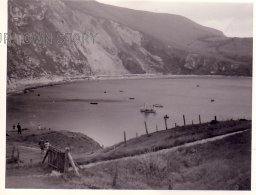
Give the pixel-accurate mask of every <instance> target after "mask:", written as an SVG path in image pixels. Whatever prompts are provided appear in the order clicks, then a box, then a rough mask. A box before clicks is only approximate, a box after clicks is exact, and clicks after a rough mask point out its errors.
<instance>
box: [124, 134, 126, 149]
mask: <svg viewBox="0 0 256 195" xmlns="http://www.w3.org/2000/svg"><path fill="white" fill-rule="evenodd" d="M124 146H126V133H125V131H124Z"/></svg>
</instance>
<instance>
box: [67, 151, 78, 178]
mask: <svg viewBox="0 0 256 195" xmlns="http://www.w3.org/2000/svg"><path fill="white" fill-rule="evenodd" d="M68 159H69V162H70V164H71V166H72V167H73V169H74V171H75V174H76V176H78V177H79V176H80V174H79V172H78V168H77V167H76V165H75V163H74V161H73V158H72V156H71V154H70V152H69V151H68Z"/></svg>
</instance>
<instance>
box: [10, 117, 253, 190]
mask: <svg viewBox="0 0 256 195" xmlns="http://www.w3.org/2000/svg"><path fill="white" fill-rule="evenodd" d="M224 123H225V122H223V123H222V125H223V124H224ZM226 124H229V125H230V124H231V123H230V121H226ZM233 125H234V126H232V127H230V128H227V127H226V128H224V129H222V131H223V130H225V129H229V130H228V131H230V130H231V129H233V130H235V131H238V130H239V128H242V126H243V128H247V127H246V126H247V125H249V121H247V122H246V121H240V122H238V121H236V122H235V121H234V123H233ZM241 125H242V126H241ZM239 126H240V127H239ZM195 127H198V128H200V126H195ZM215 127H216V128H217V126H215ZM219 127H220V126H219ZM210 129H211V128H209V129H208V130H210ZM218 130H219V129H218V128H217V129H212V130H211V131H214V132H215V131H218ZM164 132H168V131H163V132H156V133H155V134H154V135H151V137H148V138H145V139H148V140H150V139H152V137H156V136H159V137H160V138H162V140H164V138H166V139H167V140H168V139H169V137H168V133H164ZM191 132H195V134H194V136H196V135H198V134H197V133H196V131H195V129H191ZM215 138H216V137H212V138H210V139H207V140H204V141H199V142H197V141H194V142H192V143H191V144H187V145H180V146H178V147H173V148H170V149H165V150H161V151H154V152H153V151H148V152H147V153H145V154H142V155H135V156H132V157H127V158H120V159H117V160H112V161H103V162H99V163H92V164H89V165H83V166H80V168H79V173H80V177H76V176H75V175H74V173H73V171H72V170H70V172H69V173H68V174H67V175H66V176H65V175H62V174H60V173H57V172H56V171H52V172H51V169H49V168H47V166H46V165H42V164H41V163H36V164H31V162H30V164H29V163H28V164H26V165H24V166H14V167H13V166H10V165H8V166H7V170H6V188H54V189H56V188H62V189H63V188H64V189H70V188H75V189H78V188H79V189H80V188H81V189H154V190H160V189H161V190H168V189H169V190H250V189H251V186H250V185H251V129H247V130H245V131H239V132H235V133H233V134H229V135H226V136H222V137H219V138H218V139H215ZM139 139H140V142H142V144H143V143H144V141H145V140H144V141H143V139H144V138H143V137H141V138H139ZM72 143H73V144H74V142H72ZM134 143H135V142H134V140H130V142H128V144H127V147H130V148H132V145H131V144H134ZM135 144H136V146H138V145H139V142H137V143H135ZM105 152H106V151H105ZM72 154H73V153H72ZM23 155H24V154H22V156H23ZM37 155H39V156H40V154H39V151H38V152H37ZM33 162H34V161H33Z"/></svg>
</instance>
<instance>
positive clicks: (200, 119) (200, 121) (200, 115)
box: [199, 114, 201, 124]
mask: <svg viewBox="0 0 256 195" xmlns="http://www.w3.org/2000/svg"><path fill="white" fill-rule="evenodd" d="M199 124H201V115H200V114H199Z"/></svg>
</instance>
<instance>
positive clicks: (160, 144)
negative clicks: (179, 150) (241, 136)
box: [76, 120, 251, 164]
mask: <svg viewBox="0 0 256 195" xmlns="http://www.w3.org/2000/svg"><path fill="white" fill-rule="evenodd" d="M249 128H251V121H247V120H236V121H235V120H230V121H222V122H218V123H216V124H212V125H211V124H210V123H204V124H200V125H189V126H183V127H176V128H173V129H169V130H164V131H159V132H154V133H151V134H149V136H147V135H142V136H140V137H138V138H133V139H130V140H128V141H127V144H126V146H125V145H124V143H123V142H120V143H118V144H116V145H114V146H112V147H109V148H106V149H104V150H101V151H99V152H96V153H93V154H91V155H88V156H87V157H84V158H78V159H76V161H77V162H78V164H88V163H94V162H98V161H105V160H113V159H119V158H123V157H128V156H136V155H139V154H145V153H148V152H156V151H159V150H162V149H167V148H171V147H175V146H178V145H182V144H185V143H189V142H193V141H197V140H201V139H205V138H210V137H214V136H218V135H223V134H227V133H232V132H236V131H240V130H245V129H249Z"/></svg>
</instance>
